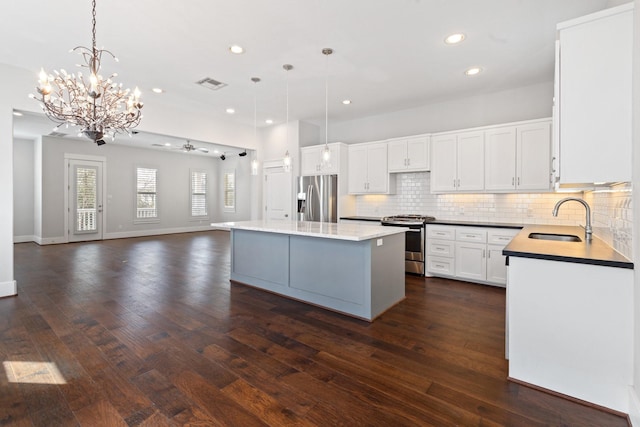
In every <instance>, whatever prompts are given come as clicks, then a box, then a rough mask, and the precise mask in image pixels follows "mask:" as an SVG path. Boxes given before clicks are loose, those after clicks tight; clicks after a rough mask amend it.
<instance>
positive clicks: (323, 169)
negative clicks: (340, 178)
mask: <svg viewBox="0 0 640 427" xmlns="http://www.w3.org/2000/svg"><path fill="white" fill-rule="evenodd" d="M323 151H324V145H321V146H320V151H319V153H318V169H319V170H320V173H321V174H322V175H332V174H337V173H339V172H340V147H339V146H338V145H337V144H333V145H332V144H329V152H330V153H331V157H330V160H329V164H328V165H323V164H322V152H323Z"/></svg>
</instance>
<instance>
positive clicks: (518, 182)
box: [518, 177, 520, 186]
mask: <svg viewBox="0 0 640 427" xmlns="http://www.w3.org/2000/svg"><path fill="white" fill-rule="evenodd" d="M518 186H520V177H518Z"/></svg>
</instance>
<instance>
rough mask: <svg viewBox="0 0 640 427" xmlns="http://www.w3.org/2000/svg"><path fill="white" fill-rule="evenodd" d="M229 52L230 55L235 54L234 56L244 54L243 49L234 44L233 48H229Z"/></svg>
mask: <svg viewBox="0 0 640 427" xmlns="http://www.w3.org/2000/svg"><path fill="white" fill-rule="evenodd" d="M229 51H230V52H231V53H235V54H238V55H239V54H241V53H244V48H243V47H242V46H239V45H237V44H234V45H233V46H229Z"/></svg>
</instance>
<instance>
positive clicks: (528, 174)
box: [516, 123, 551, 190]
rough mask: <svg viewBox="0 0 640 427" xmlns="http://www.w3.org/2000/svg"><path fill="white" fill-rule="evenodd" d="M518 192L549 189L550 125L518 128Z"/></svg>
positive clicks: (537, 124)
mask: <svg viewBox="0 0 640 427" xmlns="http://www.w3.org/2000/svg"><path fill="white" fill-rule="evenodd" d="M517 152H518V167H517V170H518V178H517V180H516V186H517V188H518V189H519V190H549V188H550V187H551V123H535V124H531V125H525V126H518V131H517Z"/></svg>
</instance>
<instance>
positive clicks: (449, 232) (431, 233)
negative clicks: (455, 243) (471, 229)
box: [427, 226, 456, 240]
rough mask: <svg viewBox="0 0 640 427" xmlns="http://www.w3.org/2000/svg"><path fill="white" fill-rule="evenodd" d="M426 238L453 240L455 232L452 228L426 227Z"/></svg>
mask: <svg viewBox="0 0 640 427" xmlns="http://www.w3.org/2000/svg"><path fill="white" fill-rule="evenodd" d="M427 238H432V239H443V240H455V238H456V230H455V228H454V227H434V226H427Z"/></svg>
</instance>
